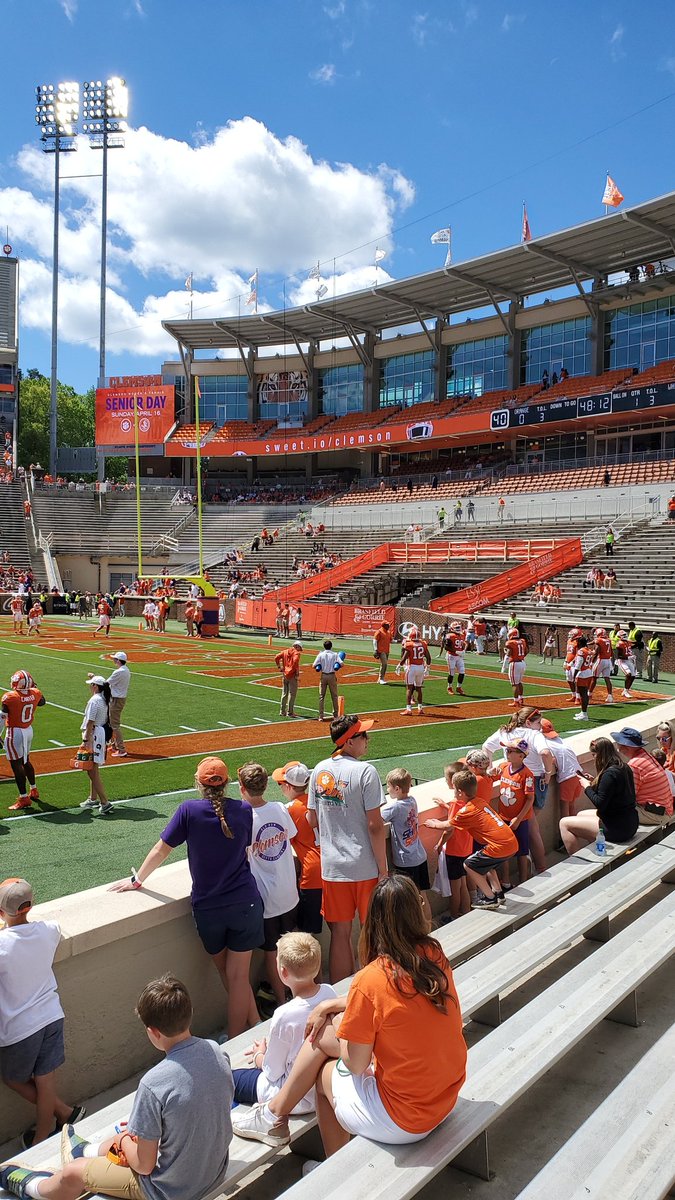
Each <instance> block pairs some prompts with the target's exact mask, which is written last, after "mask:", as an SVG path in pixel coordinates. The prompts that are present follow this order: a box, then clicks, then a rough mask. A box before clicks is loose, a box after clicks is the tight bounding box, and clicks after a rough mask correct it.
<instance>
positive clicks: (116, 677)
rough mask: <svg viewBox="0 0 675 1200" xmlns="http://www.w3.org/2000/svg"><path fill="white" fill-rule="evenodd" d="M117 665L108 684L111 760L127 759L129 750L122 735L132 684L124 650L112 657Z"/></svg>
mask: <svg viewBox="0 0 675 1200" xmlns="http://www.w3.org/2000/svg"><path fill="white" fill-rule="evenodd" d="M110 657H111V659H112V661H113V662H114V664H115V670H114V671H113V672H112V674H111V675H109V676H108V680H107V682H108V683H109V684H110V706H109V710H108V720H109V721H110V724H111V726H112V741H113V749H112V751H111V754H110V757H111V758H126V756H127V748H126V746H125V745H124V735H123V733H122V713H123V712H124V706H125V704H126V702H127V696H128V695H129V684H130V683H131V671H130V670H129V668H128V666H127V656H126V654H125V652H124V650H118V651H117V652H116V653H115V654H111V655H110ZM87 679H91V675H87Z"/></svg>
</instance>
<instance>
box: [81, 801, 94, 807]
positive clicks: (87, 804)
mask: <svg viewBox="0 0 675 1200" xmlns="http://www.w3.org/2000/svg"><path fill="white" fill-rule="evenodd" d="M98 806H99V802H98V800H83V801H82V803H81V805H80V808H98Z"/></svg>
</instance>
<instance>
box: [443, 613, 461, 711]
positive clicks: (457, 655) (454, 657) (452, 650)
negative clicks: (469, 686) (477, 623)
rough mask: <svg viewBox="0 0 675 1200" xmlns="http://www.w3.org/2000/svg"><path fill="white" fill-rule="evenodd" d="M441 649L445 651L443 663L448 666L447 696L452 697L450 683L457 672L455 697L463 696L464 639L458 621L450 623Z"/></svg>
mask: <svg viewBox="0 0 675 1200" xmlns="http://www.w3.org/2000/svg"><path fill="white" fill-rule="evenodd" d="M443 649H444V650H445V661H446V663H447V664H448V694H449V695H450V696H452V691H453V688H452V683H453V680H454V677H455V671H456V672H457V695H458V696H464V695H465V692H464V691H463V689H462V684H463V683H464V651H465V649H466V638H465V637H464V630H463V629H462V625H461V622H460V621H452V622H451V625H450V630H449V632H448V633H447V634H446V635H445V637H444V639H443Z"/></svg>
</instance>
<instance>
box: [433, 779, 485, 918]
mask: <svg viewBox="0 0 675 1200" xmlns="http://www.w3.org/2000/svg"><path fill="white" fill-rule="evenodd" d="M462 766H463V763H461V762H456V763H449V764H448V766H447V767H446V768H445V771H444V772H443V774H444V775H445V782H446V784H447V786H448V788H449V790H450V791H452V777H453V775H454V774H455V773H456V772H457V771H460V770H461V769H462ZM433 803H434V804H439V805H442V806H443V808H444V809H445V810H446V812H447V814H448V819H447V821H438V820H435V819H434V818H433V817H432V818H430V819H429V820H428V821H425V822H424V824H425V825H426V826H427V827H428V828H429V829H443V830H444V832H443V834H442V836H441V838H440V839H439V841H438V842H437V843H436V847H435V848H436V850H437V852H438V853H439V854H440V853H441V851H443V850H445V865H446V869H447V872H448V883H449V884H450V919H451V920H452V921H455V920H456V919H457V917H463V916H466V914H467V913H468V912H469V911H470V909H471V897H470V895H469V889H468V887H467V886H466V871H465V870H464V860H465V859H466V858H468V857H469V855H470V854H471V852H472V850H473V841H472V838H471V834H470V833H466V831H465V830H463V829H455V828H454V827H453V826H452V825H451V824H449V822H451V820H452V818H453V817H454V815H455V813H456V812H457V810H458V809H459V808H461V806H462V801H461V800H458V799H457V797H456V796H453V798H452V799H451V800H447V799H445V798H444V797H443V796H434V798H433Z"/></svg>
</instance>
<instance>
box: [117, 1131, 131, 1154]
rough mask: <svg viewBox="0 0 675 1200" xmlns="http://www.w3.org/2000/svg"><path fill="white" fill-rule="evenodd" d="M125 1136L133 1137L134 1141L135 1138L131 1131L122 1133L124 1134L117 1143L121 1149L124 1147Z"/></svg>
mask: <svg viewBox="0 0 675 1200" xmlns="http://www.w3.org/2000/svg"><path fill="white" fill-rule="evenodd" d="M125 1137H128V1138H131V1140H132V1142H133V1140H134V1139H133V1138H132V1137H131V1134H130V1133H123V1134H122V1136H121V1138H120V1140H119V1142H118V1143H117V1145H118V1146H119V1148H120V1150H121V1149H122V1142H123V1141H124V1139H125Z"/></svg>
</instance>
